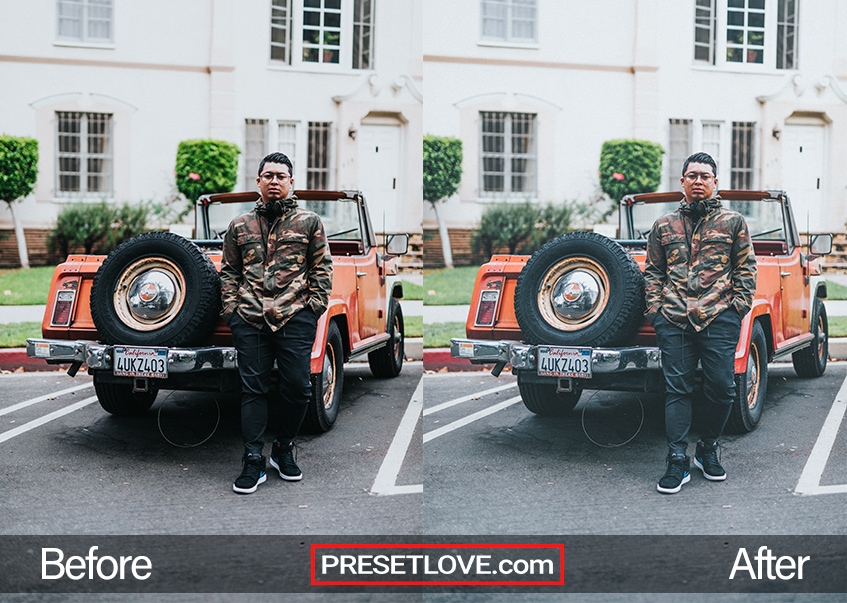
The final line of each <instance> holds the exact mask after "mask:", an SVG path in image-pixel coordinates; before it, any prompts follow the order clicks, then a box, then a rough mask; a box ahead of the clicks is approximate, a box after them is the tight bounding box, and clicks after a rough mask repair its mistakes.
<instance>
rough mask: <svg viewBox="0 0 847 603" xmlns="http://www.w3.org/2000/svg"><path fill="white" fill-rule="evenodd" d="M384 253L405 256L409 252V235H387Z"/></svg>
mask: <svg viewBox="0 0 847 603" xmlns="http://www.w3.org/2000/svg"><path fill="white" fill-rule="evenodd" d="M385 252H386V253H387V254H388V255H405V254H406V253H408V252H409V235H408V234H406V233H403V234H393V235H388V240H387V241H386V243H385Z"/></svg>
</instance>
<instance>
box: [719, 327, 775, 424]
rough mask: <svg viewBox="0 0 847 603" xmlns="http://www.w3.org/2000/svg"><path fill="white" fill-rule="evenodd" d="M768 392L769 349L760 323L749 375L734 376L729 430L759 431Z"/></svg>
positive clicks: (755, 331)
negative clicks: (733, 394)
mask: <svg viewBox="0 0 847 603" xmlns="http://www.w3.org/2000/svg"><path fill="white" fill-rule="evenodd" d="M767 391H768V348H767V341H765V332H764V330H763V329H762V325H761V324H759V322H758V321H754V322H753V332H752V333H751V335H750V353H749V355H748V357H747V372H746V373H744V374H738V375H735V401H734V402H733V404H732V410H731V411H730V413H729V420H728V421H727V430H728V431H730V432H732V433H748V432H750V431H753V430H754V429H756V426H757V425H758V424H759V420H760V419H761V418H762V407H763V406H764V405H765V395H766V394H767Z"/></svg>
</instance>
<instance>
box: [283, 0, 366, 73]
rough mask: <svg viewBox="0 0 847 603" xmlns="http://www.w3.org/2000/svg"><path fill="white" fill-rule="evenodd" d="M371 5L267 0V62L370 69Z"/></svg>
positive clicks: (350, 0) (352, 0)
mask: <svg viewBox="0 0 847 603" xmlns="http://www.w3.org/2000/svg"><path fill="white" fill-rule="evenodd" d="M375 2H376V0H344V1H342V0H271V40H270V55H271V56H270V58H271V61H272V62H273V63H274V64H277V65H292V66H297V67H307V66H315V65H325V66H330V65H332V66H337V67H339V68H347V69H373V68H374V4H375Z"/></svg>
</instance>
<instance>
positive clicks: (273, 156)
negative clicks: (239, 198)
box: [259, 152, 294, 176]
mask: <svg viewBox="0 0 847 603" xmlns="http://www.w3.org/2000/svg"><path fill="white" fill-rule="evenodd" d="M266 163H281V164H283V165H287V166H288V171H289V173H290V174H291V175H292V176H293V175H294V165H293V164H292V163H291V160H290V159H289V158H288V155H286V154H285V153H278V152H277V153H270V154H269V155H265V158H264V159H262V161H261V162H259V176H261V175H262V170H263V169H265V164H266Z"/></svg>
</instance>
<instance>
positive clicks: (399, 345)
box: [368, 297, 406, 377]
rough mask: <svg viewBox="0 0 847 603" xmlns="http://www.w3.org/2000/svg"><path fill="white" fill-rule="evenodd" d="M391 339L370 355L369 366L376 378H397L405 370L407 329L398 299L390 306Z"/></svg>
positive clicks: (389, 329) (388, 320)
mask: <svg viewBox="0 0 847 603" xmlns="http://www.w3.org/2000/svg"><path fill="white" fill-rule="evenodd" d="M386 326H387V327H388V334H389V336H390V337H389V339H388V343H387V344H385V346H384V347H381V348H379V349H378V350H375V351H373V352H371V353H370V354H368V364H369V365H370V367H371V373H373V375H374V377H396V376H397V375H399V374H400V371H402V370H403V355H404V353H405V350H404V341H405V335H406V329H405V327H404V326H403V310H402V309H401V308H400V302H399V301H397V298H396V297H392V298H391V301H390V302H389V304H388V318H387V322H386Z"/></svg>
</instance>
